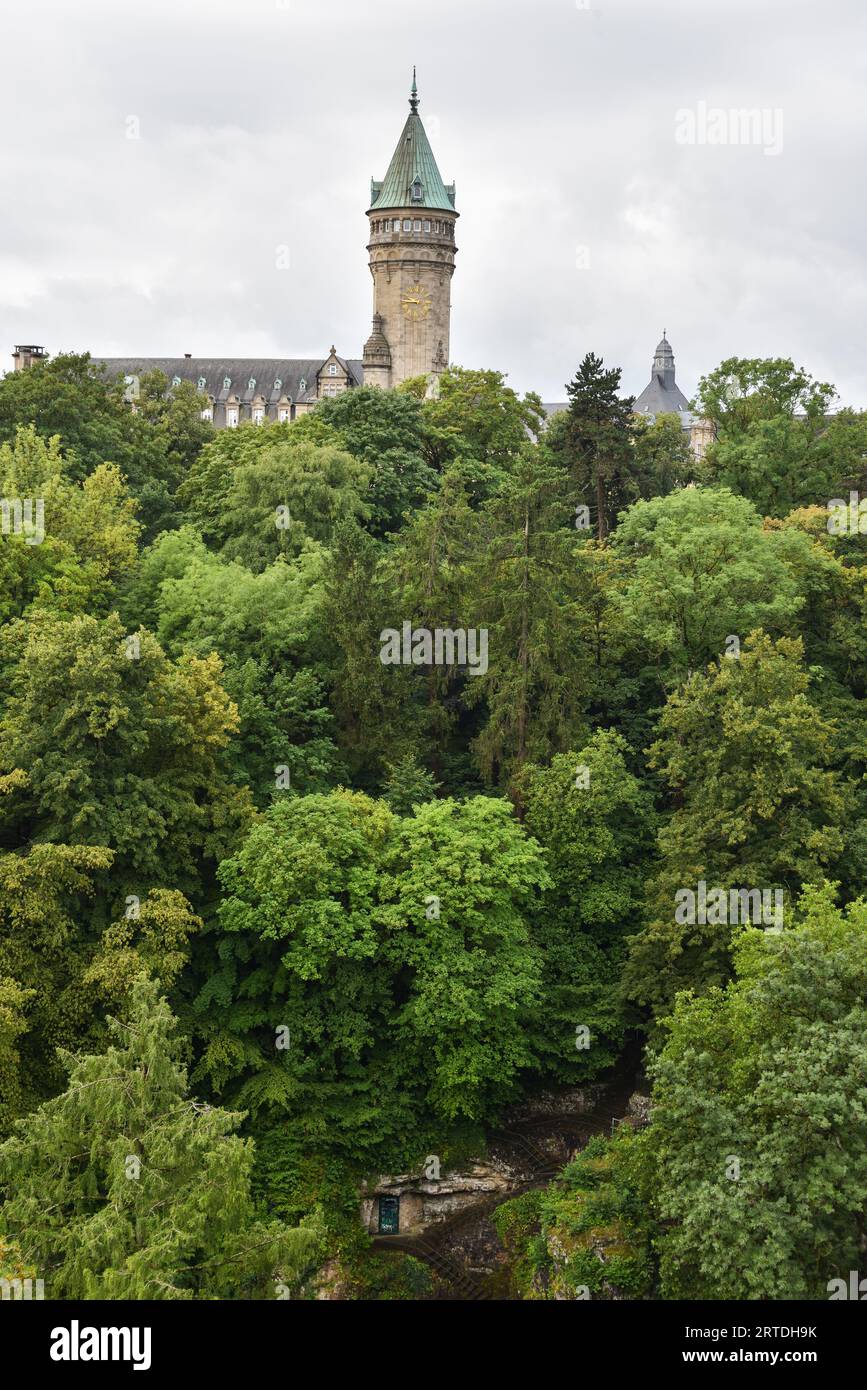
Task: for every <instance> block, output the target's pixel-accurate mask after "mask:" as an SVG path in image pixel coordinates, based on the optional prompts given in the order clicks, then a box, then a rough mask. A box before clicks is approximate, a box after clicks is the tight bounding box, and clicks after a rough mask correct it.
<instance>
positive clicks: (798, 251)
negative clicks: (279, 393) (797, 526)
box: [0, 0, 867, 408]
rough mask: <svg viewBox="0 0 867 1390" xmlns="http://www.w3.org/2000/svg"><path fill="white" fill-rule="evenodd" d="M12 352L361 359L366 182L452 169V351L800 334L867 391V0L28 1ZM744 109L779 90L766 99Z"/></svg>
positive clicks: (514, 376) (678, 350)
mask: <svg viewBox="0 0 867 1390" xmlns="http://www.w3.org/2000/svg"><path fill="white" fill-rule="evenodd" d="M2 14H3V38H4V44H3V47H4V58H3V73H4V81H3V88H4V91H3V110H2V118H3V127H2V135H0V186H2V188H3V190H4V193H5V197H4V199H3V216H2V220H0V326H2V331H0V371H5V370H10V369H11V365H12V361H11V351H12V346H13V344H15V343H39V344H44V345H45V346H46V347H47V348H48V350H49V352H51V353H56V352H59V351H85V350H88V351H90V352H92V353H93V354H94V356H97V357H99V356H100V355H102V356H126V355H129V356H139V355H141V356H180V355H182V354H183V353H184V352H189V353H192V354H193V356H202V357H205V356H218V355H225V356H233V357H235V356H237V357H242V356H249V357H253V356H262V357H269V356H271V357H305V356H311V357H319V356H322V357H324V356H326V355H327V352H328V349H329V348H330V346H331V344H332V343H333V344H335V345H336V347H337V351H338V353H340V354H341V355H342V356H344V357H360V356H361V350H362V345H363V343H364V341H365V339H366V338H367V336H368V334H369V332H370V317H371V312H372V282H371V279H370V273H369V270H368V268H367V254H366V251H365V245H366V242H367V235H366V233H367V220H366V218H365V216H364V214H365V210H366V208H367V206H368V204H369V193H370V178H371V176H373V177H376V178H382V177H383V176H384V174H385V171H386V168H387V166H388V163H389V160H390V158H391V155H392V152H393V150H394V147H395V145H396V143H397V140H398V137H399V135H400V132H401V129H402V126H403V123H404V120H405V118H406V115H407V113H408V110H409V108H408V105H407V98H408V95H409V86H410V81H411V77H412V66H413V64H416V65H417V68H418V88H419V95H420V97H421V105H420V108H419V114H420V115H421V117H422V120H423V122H424V124H425V127H426V129H427V132H428V136H429V138H430V141H431V144H432V146H433V150H434V154H435V156H436V159H437V163H438V165H439V168H440V173H441V174H442V176H443V178H444V180H445V181H446V182H447V183H448V182H451V181H454V182H455V183H456V185H457V200H456V201H457V210H458V212H459V213H460V220H459V221H458V224H457V235H456V244H457V246H458V248H459V249H458V255H457V265H456V270H455V275H454V279H453V282H452V328H451V358H452V361H453V362H456V363H459V364H461V365H462V366H467V367H493V368H497V369H498V370H500V371H503V372H505V373H506V374H507V377H508V381H509V384H510V385H512V386H513V387H515V388H516V389H518V390H520V391H526V390H536V391H538V392H539V393H540V394H541V395H542V397H543V399H545V400H549V401H556V400H563V399H564V398H565V391H564V385H565V383H566V382H567V381H568V380H569V379H570V378H571V377H572V376H573V374H574V372H575V370H576V368H577V366H578V363H579V362H580V360H581V359H582V357H583V356H584V355H585V353H586V352H588V351H590V350H592V351H594V352H596V353H598V354H600V355H601V356H602V357H603V358H604V360H605V363H606V365H607V366H611V365H613V366H619V367H621V368H622V370H623V377H622V386H623V391H624V393H629V394H637V393H638V392H639V391H640V390H641V389H642V388H643V387H644V386H645V385H646V383H647V381H648V380H649V376H650V364H651V360H652V357H653V351H654V347H655V345H656V343H657V341H658V339H659V337H660V336H661V334H662V331H663V329H665V330H667V334H668V337H669V340H670V341H671V343H672V346H673V348H674V352H675V356H676V360H677V377H678V383H679V385H680V386H681V388H682V389H683V390H684V391H685V393H686V394H687V396H692V395H693V393H694V391H695V389H696V386H697V384H698V380H699V378H700V377H701V376H702V375H703V374H704V373H706V372H709V371H712V370H713V369H714V367H716V366H717V365H718V364H719V363H720V362H721V361H722V360H724V359H725V358H728V357H732V356H739V357H792V358H793V359H794V361H795V363H796V365H797V366H801V367H803V368H805V369H806V370H807V371H808V372H810V373H811V374H812V375H814V376H815V377H817V378H818V379H819V380H821V381H829V382H832V383H834V384H835V385H836V387H837V390H838V392H839V397H840V400H839V402H838V403H839V404H842V405H850V406H854V407H857V408H865V407H867V333H865V322H867V235H865V212H867V208H865V203H867V178H865V170H867V119H865V116H867V4H865V0H824V3H823V4H821V5H820V4H816V3H815V0H811V3H806V0H534V3H531V2H530V0H524V3H518V2H517V0H436V3H429V2H428V3H424V4H421V3H419V0H369V2H368V3H359V0H355V3H350V0H316V3H312V2H311V0H304V2H303V3H302V0H243V3H238V0H235V2H234V3H228V0H148V2H147V4H146V5H129V4H121V3H118V0H27V3H26V4H24V5H18V6H13V4H12V0H3V3H2ZM739 112H755V113H756V114H755V116H754V117H752V116H751V117H749V119H747V118H742V117H741V116H740V115H739V114H738V113H739Z"/></svg>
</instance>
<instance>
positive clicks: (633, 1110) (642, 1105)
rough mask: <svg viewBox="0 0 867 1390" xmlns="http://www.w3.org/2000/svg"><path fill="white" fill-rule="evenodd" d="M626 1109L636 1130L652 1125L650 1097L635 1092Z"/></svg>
mask: <svg viewBox="0 0 867 1390" xmlns="http://www.w3.org/2000/svg"><path fill="white" fill-rule="evenodd" d="M626 1109H627V1113H628V1115H629V1118H630V1119H631V1120H632V1124H633V1127H634V1128H635V1129H643V1128H644V1126H645V1125H648V1124H650V1096H647V1095H643V1094H642V1092H641V1091H633V1093H632V1095H631V1096H630V1097H629V1103H628V1105H627V1107H626Z"/></svg>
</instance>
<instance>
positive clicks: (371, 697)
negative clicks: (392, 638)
mask: <svg viewBox="0 0 867 1390" xmlns="http://www.w3.org/2000/svg"><path fill="white" fill-rule="evenodd" d="M383 560H384V554H383V548H382V545H381V544H380V543H379V542H378V541H375V540H374V539H373V537H372V536H370V535H368V534H367V532H366V531H363V530H362V529H361V527H360V526H359V525H358V524H357V523H356V522H353V521H351V520H346V521H343V522H341V523H340V524H339V525H338V526H337V527H336V529H335V535H334V544H333V547H332V550H331V575H330V578H329V579H328V581H327V583H326V599H325V605H324V608H323V631H324V632H326V633H327V634H328V636H329V640H330V643H331V647H332V655H331V660H330V671H329V683H330V685H331V689H332V696H331V708H332V711H333V713H334V716H335V720H336V724H337V731H338V733H337V737H338V744H339V747H340V749H341V752H342V753H343V755H344V757H345V758H346V762H347V765H348V767H349V769H350V772H351V774H352V777H353V780H354V781H355V782H356V783H360V784H361V785H362V786H365V785H366V786H370V785H371V784H372V783H373V784H378V783H379V781H380V780H381V777H382V774H383V771H384V768H385V765H386V763H388V762H391V761H393V760H394V758H395V756H400V755H401V754H402V753H404V752H407V751H409V747H410V744H412V745H413V746H415V737H414V736H415V731H416V728H417V717H416V714H415V711H414V709H413V707H412V704H411V701H410V699H409V692H410V690H411V689H412V668H410V667H407V666H384V665H383V664H382V662H381V661H380V659H379V657H380V652H381V650H382V648H381V643H380V634H381V632H383V630H384V629H385V628H389V627H393V626H394V625H395V611H396V597H395V589H394V584H393V582H391V578H390V576H389V575H388V574H387V573H385V566H384V564H383ZM398 616H399V618H400V619H401V621H402V620H403V618H404V615H403V614H402V613H400V614H399V615H398ZM399 626H400V622H398V627H399Z"/></svg>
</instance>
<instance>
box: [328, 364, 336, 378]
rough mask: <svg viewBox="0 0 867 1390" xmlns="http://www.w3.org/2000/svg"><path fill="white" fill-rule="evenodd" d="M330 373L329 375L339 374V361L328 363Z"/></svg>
mask: <svg viewBox="0 0 867 1390" xmlns="http://www.w3.org/2000/svg"><path fill="white" fill-rule="evenodd" d="M328 375H329V376H337V363H336V362H329V363H328Z"/></svg>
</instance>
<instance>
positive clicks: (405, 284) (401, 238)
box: [365, 208, 457, 386]
mask: <svg viewBox="0 0 867 1390" xmlns="http://www.w3.org/2000/svg"><path fill="white" fill-rule="evenodd" d="M368 217H369V220H370V242H369V244H368V247H367V250H368V255H369V257H370V273H371V275H372V276H373V309H374V313H379V314H381V315H382V319H383V324H382V331H383V334H384V336H385V338H386V339H387V340H388V345H389V348H390V349H391V380H390V383H389V384H390V385H391V386H397V385H399V384H400V382H402V381H405V380H406V378H407V377H411V376H426V375H427V374H428V373H429V372H431V371H434V370H437V367H436V365H435V363H436V359H437V355H438V351H439V345H440V343H441V344H442V356H441V364H442V365H445V364H446V363H448V360H449V317H450V311H451V278H452V275H453V274H454V268H455V252H456V250H457V248H456V246H455V243H454V229H455V222H456V221H457V217H456V214H455V213H452V214H448V213H443V212H440V211H438V210H436V209H433V208H424V209H419V208H415V209H413V208H395V209H388V212H387V214H385V213H382V212H379V211H376V212H371V213H369V214H368ZM396 221H399V222H400V231H395V230H394V223H395V222H396ZM407 221H409V222H411V223H412V224H413V230H410V231H406V230H404V224H405V222H407ZM419 222H420V223H421V230H418V231H416V230H414V228H415V224H416V223H419ZM428 224H429V225H430V228H431V230H430V231H429V232H428V231H425V230H424V228H425V226H427V225H428ZM437 224H439V226H440V229H441V230H440V231H439V233H437V231H436V230H435V228H436V226H437ZM443 229H445V230H443ZM411 299H418V300H420V301H421V303H419V304H414V303H411V302H409V301H410V300H411ZM365 379H366V374H365ZM383 384H384V383H383Z"/></svg>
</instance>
